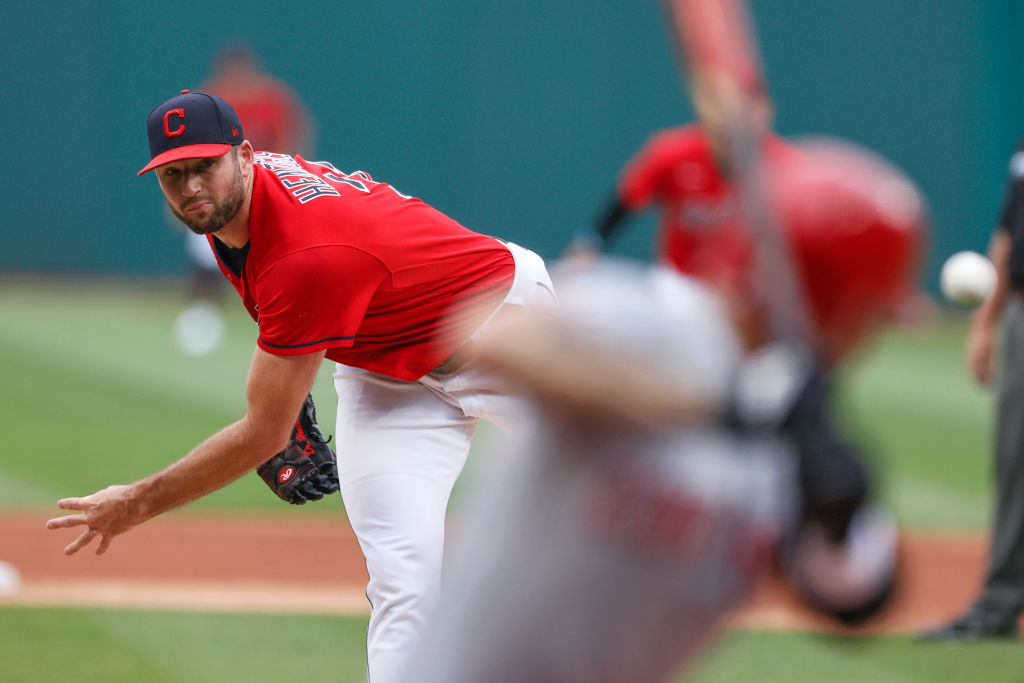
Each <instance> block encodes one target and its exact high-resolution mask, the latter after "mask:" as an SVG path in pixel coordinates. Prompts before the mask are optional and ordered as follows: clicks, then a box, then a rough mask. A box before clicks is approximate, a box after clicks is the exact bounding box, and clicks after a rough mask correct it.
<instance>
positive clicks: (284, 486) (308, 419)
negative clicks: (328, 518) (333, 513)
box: [256, 395, 339, 505]
mask: <svg viewBox="0 0 1024 683" xmlns="http://www.w3.org/2000/svg"><path fill="white" fill-rule="evenodd" d="M328 441H329V439H324V435H323V432H321V431H320V428H319V427H318V426H317V424H316V408H315V407H314V405H313V397H312V396H311V395H309V396H306V401H305V402H304V403H303V404H302V409H301V410H300V411H299V417H298V419H296V420H295V426H294V427H293V428H292V435H291V439H289V441H288V445H287V446H286V447H285V449H284V450H283V451H281V452H280V453H278V454H277V455H275V456H274V457H272V458H271V459H270V460H267V461H266V462H265V463H263V464H262V465H260V466H259V467H257V468H256V472H257V473H258V474H259V475H260V477H261V478H262V479H263V481H264V482H266V484H267V486H269V487H270V490H271V491H273V492H274V493H276V494H277V496H278V497H279V498H281V499H282V500H284V501H287V502H289V503H291V504H292V505H302V504H303V503H305V502H306V501H307V500H320V499H321V498H323V497H324V494H327V493H334V492H335V491H337V490H338V488H339V483H338V457H337V455H336V454H335V453H334V449H333V448H331V447H330V446H329V445H328V443H327V442H328Z"/></svg>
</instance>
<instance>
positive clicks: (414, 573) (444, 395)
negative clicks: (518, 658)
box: [334, 244, 554, 683]
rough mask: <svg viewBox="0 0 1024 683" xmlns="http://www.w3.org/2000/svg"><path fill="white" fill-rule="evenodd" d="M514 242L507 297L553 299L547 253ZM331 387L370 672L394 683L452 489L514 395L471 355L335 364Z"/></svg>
mask: <svg viewBox="0 0 1024 683" xmlns="http://www.w3.org/2000/svg"><path fill="white" fill-rule="evenodd" d="M508 247H509V250H510V251H511V252H512V254H513V256H514V258H515V262H516V274H515V279H514V281H513V284H512V288H511V289H510V290H509V293H508V296H507V297H506V299H505V302H504V303H503V304H502V306H507V305H525V304H527V303H528V302H529V301H530V300H531V299H533V298H534V297H546V298H547V299H549V300H550V299H552V298H553V297H554V290H553V287H552V285H551V279H550V277H549V276H548V273H547V270H546V268H545V266H544V262H543V260H542V259H541V258H540V257H539V256H538V255H537V254H535V253H533V252H531V251H529V250H527V249H523V248H522V247H519V246H517V245H515V244H508ZM499 310H500V309H499ZM486 326H487V324H486V323H485V324H484V326H482V327H481V330H480V331H482V330H484V329H485V328H486ZM480 331H478V332H477V334H479V333H480ZM334 386H335V388H336V390H337V392H338V423H337V432H336V434H337V452H338V474H339V477H340V480H341V495H342V498H343V500H344V502H345V510H346V512H347V514H348V518H349V521H350V522H351V524H352V528H353V530H354V531H355V534H356V537H357V539H358V540H359V545H360V547H361V548H362V551H363V554H364V555H365V557H366V568H367V571H368V573H369V576H370V582H369V585H368V586H367V590H366V596H367V598H368V599H369V601H370V606H371V612H370V625H369V631H368V633H367V662H368V675H369V680H370V682H371V683H393V682H394V681H398V680H399V677H400V673H399V672H400V671H401V668H402V667H403V666H404V664H405V662H406V659H407V658H408V657H409V656H410V655H411V653H412V652H413V651H414V649H415V646H416V644H417V642H418V638H419V637H420V634H421V633H422V629H423V628H424V619H425V617H426V615H427V613H428V612H429V610H430V607H431V605H432V603H433V601H434V600H435V599H436V597H437V594H438V592H439V591H440V588H441V564H442V558H443V553H444V528H445V513H446V510H447V506H448V498H449V496H450V494H451V491H452V487H453V485H454V484H455V480H456V479H457V478H458V476H459V473H460V472H461V471H462V468H463V465H464V464H465V462H466V456H467V455H468V454H469V449H470V443H471V440H472V438H473V433H474V432H475V430H476V426H477V424H478V422H479V420H480V418H486V419H488V420H490V421H492V422H494V423H496V424H497V425H498V426H500V427H505V426H507V424H508V422H509V419H510V418H511V417H512V415H513V413H514V409H515V407H516V399H515V398H514V397H512V396H510V395H509V394H508V393H507V392H505V391H503V390H502V388H501V386H500V384H499V382H498V381H497V380H496V379H495V378H491V377H489V376H488V375H487V374H486V373H484V372H481V371H480V370H479V369H477V368H474V364H473V363H472V361H470V362H469V363H467V364H466V365H465V366H463V367H462V368H460V369H459V370H458V371H456V372H454V373H452V374H449V375H438V374H436V373H431V374H429V375H427V376H425V377H423V378H421V379H420V380H418V381H415V382H406V381H402V380H397V379H392V378H390V377H385V376H383V375H378V374H375V373H372V372H368V371H366V370H361V369H358V368H351V367H348V366H344V365H338V366H337V371H336V372H335V375H334Z"/></svg>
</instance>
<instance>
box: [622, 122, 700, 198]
mask: <svg viewBox="0 0 1024 683" xmlns="http://www.w3.org/2000/svg"><path fill="white" fill-rule="evenodd" d="M695 138H696V136H695V133H694V132H693V131H692V130H691V129H690V128H685V129H672V130H666V131H661V132H659V133H655V134H654V135H652V136H651V137H650V138H649V139H648V140H647V142H646V143H644V146H643V147H641V148H640V151H638V152H637V153H636V154H635V155H634V156H633V158H632V159H630V161H629V163H627V164H626V166H625V168H623V169H622V173H621V174H620V175H619V183H618V191H619V201H621V202H622V204H623V206H625V207H626V208H627V209H629V210H630V211H636V210H639V209H642V208H644V207H645V206H647V205H648V204H649V203H650V202H651V200H653V199H654V198H655V197H656V196H657V195H658V193H659V191H660V190H661V188H662V187H663V186H664V184H665V181H666V179H667V178H668V177H670V176H671V174H672V173H673V171H674V169H675V167H676V165H678V164H679V163H681V162H683V161H685V160H686V159H688V158H691V157H693V156H694V155H695V154H696V153H697V144H696V139H695Z"/></svg>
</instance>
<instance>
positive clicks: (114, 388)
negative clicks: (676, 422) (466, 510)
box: [0, 279, 1024, 683]
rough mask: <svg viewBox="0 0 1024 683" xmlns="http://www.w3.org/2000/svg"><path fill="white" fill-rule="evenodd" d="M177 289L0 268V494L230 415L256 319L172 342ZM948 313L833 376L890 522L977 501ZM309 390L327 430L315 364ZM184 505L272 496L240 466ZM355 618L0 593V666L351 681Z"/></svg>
mask: <svg viewBox="0 0 1024 683" xmlns="http://www.w3.org/2000/svg"><path fill="white" fill-rule="evenodd" d="M182 303H183V300H182V297H181V295H180V294H179V293H178V291H177V290H175V289H168V288H167V287H157V286H145V285H140V283H139V282H136V281H132V282H117V283H110V282H107V283H102V282H93V281H83V282H70V281H65V282H51V283H45V284H44V283H41V282H38V281H36V282H29V281H20V280H19V281H15V280H11V279H7V280H4V281H0V377H2V378H3V381H2V383H0V439H3V445H2V450H0V452H2V456H0V505H2V506H6V507H24V506H32V507H39V508H46V509H53V510H55V508H54V507H53V503H54V501H55V500H56V499H58V498H60V497H63V496H70V495H82V494H86V493H91V492H92V491H94V490H96V489H97V488H100V487H103V486H106V485H107V484H110V483H116V482H124V481H130V480H132V479H135V478H138V477H140V476H143V475H145V474H148V473H149V472H151V471H153V470H155V469H157V468H159V467H161V466H162V465H164V464H166V463H168V462H170V461H172V460H174V459H176V458H178V457H180V455H182V454H183V453H184V452H186V451H187V450H188V449H189V448H190V447H191V446H192V445H194V444H195V443H196V442H197V441H198V440H199V439H201V438H203V437H204V436H206V435H207V434H209V433H210V432H211V431H213V430H214V429H217V428H218V427H220V426H223V425H224V424H226V423H227V422H228V421H230V420H232V419H234V418H235V417H237V416H238V415H240V413H241V411H242V410H243V407H244V396H243V386H244V380H245V372H246V368H247V366H248V360H249V357H250V356H251V353H252V348H253V343H254V338H255V327H254V325H253V323H252V322H251V321H250V320H249V319H248V318H247V317H246V316H245V314H244V312H243V311H242V310H241V306H240V305H236V302H234V301H231V300H229V302H228V303H229V315H228V321H229V329H228V336H227V340H226V342H225V345H224V347H223V348H222V349H220V350H219V351H218V352H216V353H214V354H213V355H211V356H208V357H205V358H201V359H194V358H188V357H186V356H183V355H181V354H180V353H179V352H178V351H177V350H176V349H175V347H174V345H173V343H172V341H171V336H170V329H171V325H172V323H173V320H174V316H175V315H176V314H177V312H178V311H179V309H180V307H181V305H182ZM964 322H965V318H964V317H963V315H950V316H947V317H944V318H942V319H941V320H939V321H936V322H935V323H934V324H933V325H931V326H929V327H928V328H927V329H923V330H917V331H914V332H900V333H889V334H886V335H884V336H883V337H882V338H881V339H880V340H879V341H878V342H877V343H876V344H875V345H874V346H873V347H872V348H871V349H868V350H866V351H865V353H864V354H863V356H862V357H861V358H860V359H859V360H858V362H857V363H856V364H855V365H854V366H853V367H851V368H850V370H849V371H848V373H847V377H845V378H844V380H845V382H844V394H843V399H844V407H845V408H846V410H847V413H848V416H849V418H850V424H851V426H852V429H854V430H855V431H854V433H855V434H856V435H857V437H858V438H859V439H860V440H861V441H862V442H863V443H865V444H866V445H868V446H869V447H870V448H871V450H872V452H873V453H874V455H875V458H876V461H877V462H878V463H879V467H880V471H881V472H882V473H883V478H882V481H883V484H884V491H885V496H886V498H887V499H888V500H889V501H890V502H891V504H892V505H893V507H894V509H895V510H896V513H897V515H898V517H899V519H900V521H901V523H902V524H903V525H904V526H905V527H907V528H911V529H930V530H936V529H945V528H948V529H956V530H972V529H973V530H982V529H984V526H985V524H986V520H987V518H988V510H989V476H990V470H989V467H990V461H989V450H988V440H989V435H990V431H991V430H990V424H989V421H990V411H991V397H990V395H989V394H988V393H987V392H985V391H983V390H981V389H978V388H977V387H974V386H973V385H972V384H971V382H970V381H969V379H968V378H967V375H966V372H965V370H964V368H963V362H962V350H961V345H962V341H963V334H964ZM314 396H315V398H316V399H317V404H318V408H319V412H320V417H321V422H322V423H323V424H324V426H325V430H326V431H328V432H330V431H331V430H330V425H331V424H332V423H333V412H334V406H335V400H334V398H333V390H332V388H331V385H330V368H328V367H325V369H324V371H323V372H322V373H321V376H320V377H319V378H318V381H317V384H316V387H315V389H314ZM485 436H486V435H485ZM456 500H457V498H456ZM194 508H195V509H197V510H201V509H209V510H212V509H225V508H229V509H236V510H237V509H254V508H260V509H261V510H264V511H267V512H270V511H278V512H281V513H282V514H287V513H288V510H287V509H285V508H282V507H281V506H280V504H279V502H278V501H277V500H276V499H274V498H272V497H271V496H270V494H269V492H267V490H266V488H265V487H264V485H263V484H262V482H260V481H258V480H257V478H256V477H255V476H250V477H243V478H242V479H241V480H239V481H238V482H236V483H234V484H232V485H231V486H229V487H227V488H226V489H224V490H223V491H220V492H218V493H216V494H214V495H212V496H209V497H208V498H207V499H205V500H202V501H200V502H198V503H196V504H195V505H194ZM338 508H339V506H329V507H327V506H325V507H322V508H315V507H314V508H313V509H312V510H310V511H309V513H308V514H325V515H329V514H341V512H340V511H339V509H338ZM58 545H60V544H59V543H58V542H56V541H55V549H56V548H57V546H58ZM365 627H366V621H365V619H364V618H341V617H337V618H328V617H322V616H316V617H313V616H310V617H297V616H282V615H272V616H271V615H225V614H194V613H189V614H179V613H173V612H160V613H146V612H139V611H119V610H85V609H27V608H6V609H0V680H2V681H32V682H34V681H58V680H75V681H77V682H79V683H84V682H87V681H280V680H304V681H321V680H323V681H357V680H360V679H361V677H362V675H363V674H362V672H363V666H364V663H363V660H364V657H365V652H364V635H365ZM693 679H694V680H697V681H702V682H718V681H753V680H756V681H780V682H781V681H787V682H790V681H821V680H829V681H831V682H832V683H838V682H840V681H929V682H931V681H937V682H942V681H949V682H953V681H993V682H997V681H1007V682H1009V681H1024V648H1022V647H1021V646H1020V645H1018V644H986V645H983V646H970V647H964V646H957V647H947V646H934V645H932V646H924V645H921V644H918V643H916V642H914V641H913V640H912V639H910V638H900V637H891V638H860V639H842V638H835V637H826V636H821V635H807V634H779V633H761V632H737V633H734V634H730V636H729V637H728V638H727V639H726V640H725V641H723V643H722V644H721V646H720V647H719V648H717V649H716V650H715V651H714V652H713V653H712V655H711V656H710V659H709V660H708V661H707V662H705V663H704V664H703V665H702V667H701V668H700V669H699V671H697V672H696V673H695V675H694V677H693Z"/></svg>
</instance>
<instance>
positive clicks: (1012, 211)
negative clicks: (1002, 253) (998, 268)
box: [998, 141, 1024, 291]
mask: <svg viewBox="0 0 1024 683" xmlns="http://www.w3.org/2000/svg"><path fill="white" fill-rule="evenodd" d="M998 229H1001V230H1006V231H1007V232H1009V233H1010V240H1011V245H1012V246H1011V247H1010V259H1009V261H1010V262H1009V276H1010V286H1011V287H1013V288H1014V289H1016V290H1018V291H1020V290H1024V141H1022V142H1021V143H1020V144H1019V145H1018V146H1017V151H1016V152H1014V154H1013V156H1012V157H1011V158H1010V168H1009V174H1008V177H1007V181H1006V192H1005V195H1004V197H1003V209H1002V212H1001V213H1000V216H999V227H998Z"/></svg>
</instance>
